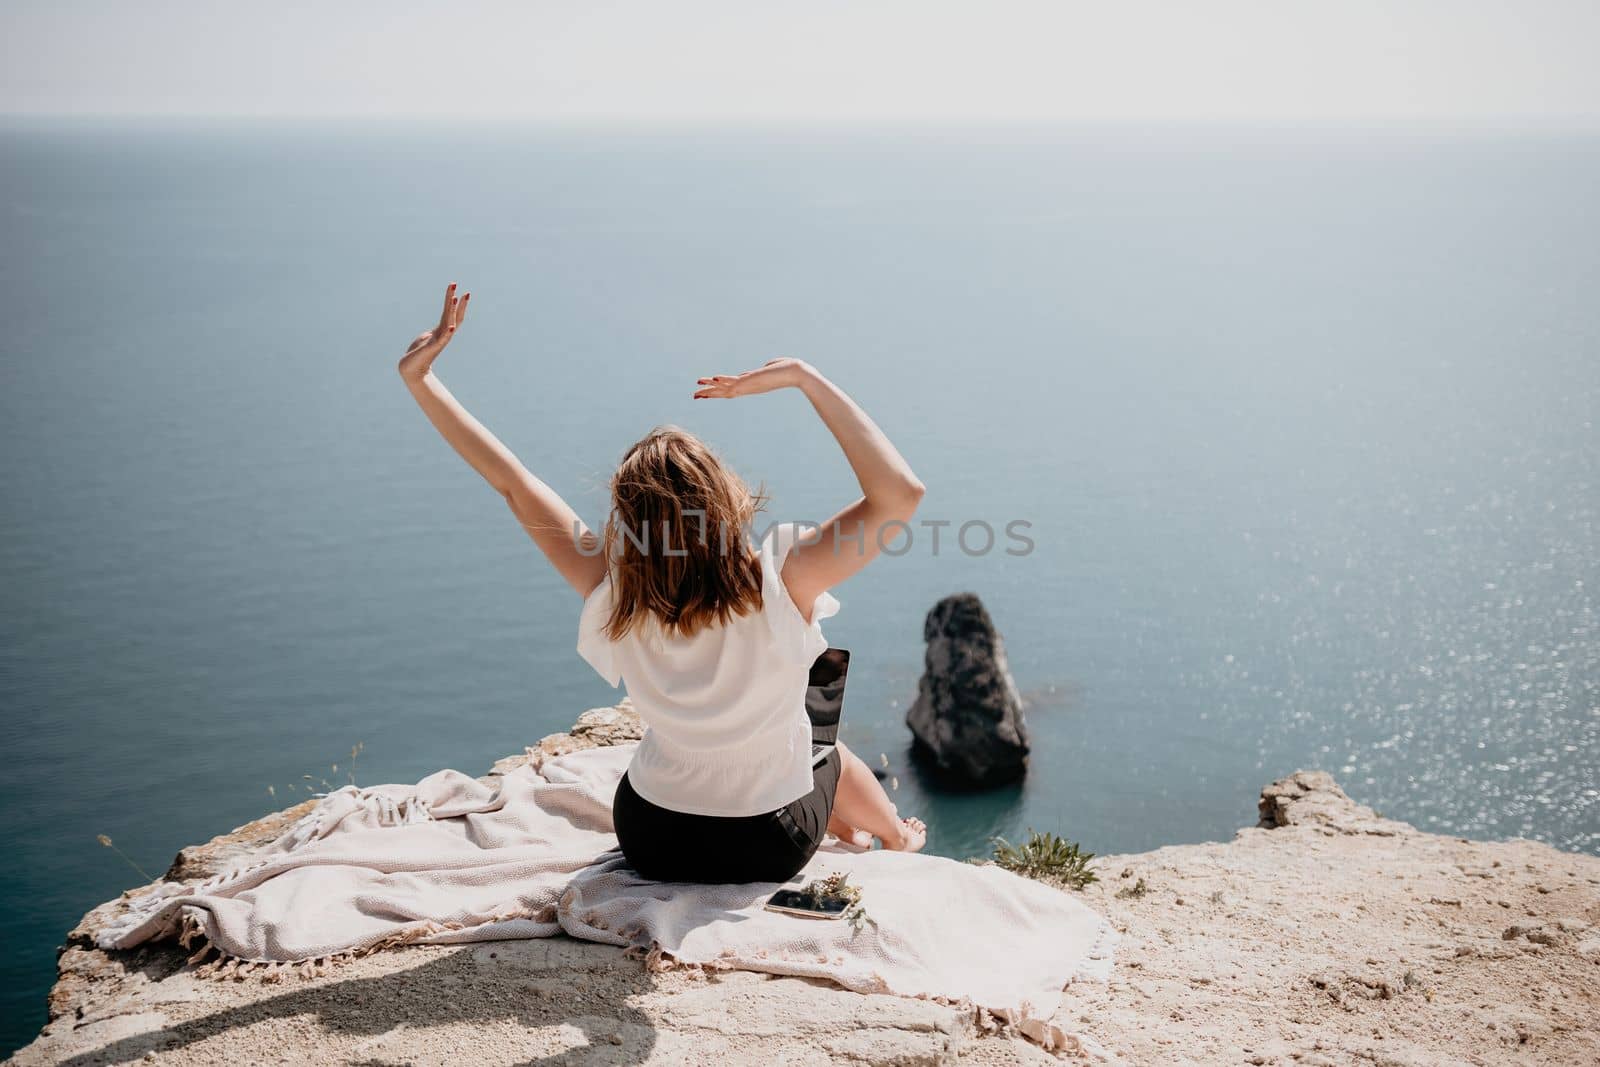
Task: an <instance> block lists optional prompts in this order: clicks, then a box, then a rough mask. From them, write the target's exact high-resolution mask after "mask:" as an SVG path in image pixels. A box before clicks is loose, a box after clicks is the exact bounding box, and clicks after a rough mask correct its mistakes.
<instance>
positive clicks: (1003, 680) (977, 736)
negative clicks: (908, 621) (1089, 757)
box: [906, 593, 1028, 786]
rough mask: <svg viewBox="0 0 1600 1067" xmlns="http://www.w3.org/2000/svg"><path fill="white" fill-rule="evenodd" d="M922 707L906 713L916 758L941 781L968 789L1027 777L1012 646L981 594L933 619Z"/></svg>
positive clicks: (962, 596) (946, 606) (964, 597)
mask: <svg viewBox="0 0 1600 1067" xmlns="http://www.w3.org/2000/svg"><path fill="white" fill-rule="evenodd" d="M922 636H923V639H924V640H926V641H927V642H928V651H927V658H926V661H925V666H924V668H923V671H922V680H921V681H920V682H919V683H918V684H917V699H916V701H915V702H914V703H913V704H912V705H911V709H910V710H909V711H907V712H906V725H907V726H909V727H911V733H912V735H913V737H914V738H915V743H914V744H913V746H912V751H913V752H914V753H915V754H916V756H917V757H918V758H919V759H920V760H921V761H922V762H923V763H924V764H925V765H926V766H928V767H930V768H931V769H932V770H933V771H934V772H935V773H936V774H937V775H938V776H939V777H940V778H941V779H943V780H944V781H946V782H947V783H949V784H953V785H963V786H995V785H1004V784H1006V783H1008V782H1015V781H1018V780H1019V779H1021V778H1022V776H1023V775H1024V774H1026V773H1027V770H1028V728H1027V724H1026V723H1025V722H1024V721H1023V717H1022V697H1021V695H1020V694H1019V693H1018V692H1017V685H1016V683H1015V682H1014V681H1012V680H1011V668H1010V667H1009V665H1008V664H1007V663H1006V651H1005V645H1004V643H1003V642H1001V640H1000V633H999V631H997V630H996V629H995V628H994V621H993V620H992V619H990V618H989V612H988V611H986V610H985V609H984V606H983V602H982V601H981V600H979V599H978V597H977V594H975V593H957V594H955V595H954V596H947V597H945V598H944V599H943V600H941V601H939V603H937V604H935V605H934V606H933V610H932V611H930V612H928V619H927V621H926V622H925V623H924V624H923V627H922Z"/></svg>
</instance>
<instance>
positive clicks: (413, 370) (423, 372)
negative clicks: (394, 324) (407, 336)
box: [400, 282, 472, 382]
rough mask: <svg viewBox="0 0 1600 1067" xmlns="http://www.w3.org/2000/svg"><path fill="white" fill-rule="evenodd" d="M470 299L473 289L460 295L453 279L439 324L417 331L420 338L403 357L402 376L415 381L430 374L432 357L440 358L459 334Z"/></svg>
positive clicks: (433, 358)
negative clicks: (457, 293) (459, 327)
mask: <svg viewBox="0 0 1600 1067" xmlns="http://www.w3.org/2000/svg"><path fill="white" fill-rule="evenodd" d="M470 299H472V294H471V293H463V294H462V295H461V296H460V297H459V298H457V296H456V283H455V282H451V283H450V288H448V289H446V290H445V291H444V312H443V313H442V314H441V315H440V316H439V324H438V325H437V326H435V327H434V328H433V329H431V330H424V331H423V332H421V333H419V334H417V339H416V340H415V341H412V342H411V347H410V348H408V349H406V354H405V355H404V356H403V357H401V359H400V377H402V378H404V379H406V381H408V382H415V381H421V380H422V379H423V378H425V377H426V376H427V374H428V371H429V370H430V369H431V368H432V367H433V361H434V360H436V359H438V358H439V353H440V352H443V351H444V346H445V345H447V344H449V343H450V339H451V338H452V337H454V336H455V335H456V327H457V326H460V325H461V324H462V323H463V322H464V321H466V318H467V301H468V300H470Z"/></svg>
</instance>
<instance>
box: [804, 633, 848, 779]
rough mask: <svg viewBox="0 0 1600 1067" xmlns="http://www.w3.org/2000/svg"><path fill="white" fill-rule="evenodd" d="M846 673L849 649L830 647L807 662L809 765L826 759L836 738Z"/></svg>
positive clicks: (835, 742) (841, 710)
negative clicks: (812, 661) (810, 662)
mask: <svg viewBox="0 0 1600 1067" xmlns="http://www.w3.org/2000/svg"><path fill="white" fill-rule="evenodd" d="M849 674H850V652H849V650H848V649H843V648H830V649H827V650H826V651H824V652H823V653H822V655H820V656H818V657H817V660H816V662H815V663H813V664H812V665H811V677H810V678H809V679H808V680H807V683H806V716H807V717H808V718H810V720H811V765H812V766H813V767H815V766H816V765H817V764H819V763H821V762H822V761H823V760H825V759H827V758H828V753H830V752H832V751H833V746H834V745H835V744H837V743H838V740H839V718H840V717H841V716H842V715H843V714H844V683H845V679H846V678H847V677H848V676H849Z"/></svg>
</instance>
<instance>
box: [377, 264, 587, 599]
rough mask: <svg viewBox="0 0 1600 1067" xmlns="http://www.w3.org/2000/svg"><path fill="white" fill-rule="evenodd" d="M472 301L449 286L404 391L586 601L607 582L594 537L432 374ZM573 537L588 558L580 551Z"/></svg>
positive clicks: (404, 366)
mask: <svg viewBox="0 0 1600 1067" xmlns="http://www.w3.org/2000/svg"><path fill="white" fill-rule="evenodd" d="M471 298H472V294H471V293H465V294H463V295H462V296H460V297H457V296H456V285H455V283H454V282H451V283H450V288H448V289H446V290H445V294H444V312H443V314H441V315H440V316H439V323H438V325H437V326H434V327H433V328H432V329H430V330H426V331H424V332H423V333H421V334H418V335H417V339H416V340H414V341H412V342H411V347H410V348H408V349H407V350H406V354H405V356H404V357H403V358H402V359H401V360H400V377H401V378H403V379H405V383H406V388H408V389H410V390H411V395H412V397H414V398H415V399H416V401H417V406H418V407H420V408H422V412H423V414H425V415H427V416H428V421H429V422H431V423H433V426H434V429H436V430H438V431H439V434H440V436H442V437H443V438H444V439H445V440H446V441H448V442H450V447H451V448H454V449H455V450H456V452H458V453H459V454H460V456H461V458H462V459H464V460H466V461H467V462H468V463H469V464H471V465H472V469H473V470H475V471H477V472H478V473H479V474H481V475H483V480H484V481H486V482H488V483H489V484H490V485H491V486H492V487H493V488H494V491H495V492H497V493H499V494H500V495H501V496H502V497H503V498H504V499H505V502H506V504H507V505H509V506H510V508H511V513H512V514H513V515H515V516H516V517H517V522H519V523H521V524H522V528H523V529H524V530H526V531H528V536H530V537H532V538H533V542H534V544H536V545H538V546H539V549H540V550H541V551H542V552H543V553H544V554H545V556H547V557H548V558H549V560H550V562H551V563H553V564H555V568H556V570H558V571H560V572H561V576H562V577H563V578H565V579H566V580H567V582H568V584H570V585H571V586H572V587H573V588H574V589H576V590H577V591H578V594H579V595H580V596H584V597H587V596H588V595H589V593H590V592H592V591H593V590H594V587H595V586H597V585H599V584H600V580H601V579H602V578H604V577H605V561H604V560H603V559H602V558H601V557H600V555H599V552H598V551H597V548H596V546H597V544H598V541H597V539H596V538H595V535H594V534H593V533H592V532H591V531H590V530H589V528H588V527H587V526H585V525H584V524H583V522H582V520H580V519H579V518H578V515H577V513H576V512H575V511H573V510H572V508H570V507H568V506H567V502H566V501H565V500H562V499H561V496H560V494H559V493H557V492H556V491H555V490H554V489H552V488H550V487H549V486H548V485H546V484H545V483H544V482H542V481H540V480H539V479H538V478H535V477H534V476H533V475H532V474H531V473H529V471H528V469H527V468H526V467H524V466H523V465H522V462H521V461H520V460H518V459H517V457H516V456H515V455H513V454H512V452H511V450H510V449H509V448H507V447H506V446H505V445H503V444H501V443H500V439H499V438H497V437H495V435H494V434H492V433H490V432H489V430H488V429H487V428H486V427H485V426H484V425H483V424H482V423H480V422H479V421H478V420H477V419H475V418H473V417H472V414H471V413H470V412H469V411H467V409H466V408H464V407H462V406H461V403H460V401H458V400H456V398H455V397H454V396H451V395H450V390H448V389H446V388H445V387H444V383H443V382H441V381H440V380H439V379H438V378H437V377H436V376H435V375H434V373H433V361H434V360H435V359H438V358H439V353H440V352H443V351H444V347H445V345H447V344H449V343H450V340H451V339H452V338H453V337H454V336H455V333H456V328H457V327H458V326H460V325H461V323H462V322H463V321H465V319H466V317H467V302H468V301H469V300H470V299H471ZM575 534H576V536H577V537H578V538H580V539H581V543H582V544H583V546H584V547H585V548H587V550H588V554H585V552H583V551H580V549H579V543H580V542H579V541H575V540H574V535H575Z"/></svg>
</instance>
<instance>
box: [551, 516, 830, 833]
mask: <svg viewBox="0 0 1600 1067" xmlns="http://www.w3.org/2000/svg"><path fill="white" fill-rule="evenodd" d="M799 534H800V528H799V526H798V525H797V524H795V523H783V524H780V525H776V526H774V527H772V529H770V530H769V531H768V532H767V536H766V537H765V538H763V539H762V542H761V548H760V553H759V556H760V563H761V575H762V577H761V609H760V610H759V611H755V612H752V613H750V614H748V615H739V616H735V617H733V618H732V619H730V620H729V621H728V622H727V623H726V624H725V625H716V626H709V627H707V628H705V629H703V630H701V631H700V632H699V633H697V634H695V635H694V636H693V637H687V638H685V637H677V636H672V635H668V634H667V633H666V631H665V630H664V629H663V628H662V627H661V625H660V624H659V622H657V621H656V620H655V619H654V618H651V619H648V620H646V622H645V623H643V624H642V625H640V626H639V627H636V628H635V629H634V630H633V631H632V632H630V633H629V634H628V635H627V636H626V637H624V638H623V639H622V640H621V641H611V640H609V639H608V638H607V637H606V635H605V625H606V621H607V620H608V619H609V618H610V617H611V606H612V589H611V579H610V578H609V577H607V578H605V579H604V580H602V581H601V583H600V584H599V585H598V586H596V587H595V589H594V592H592V593H590V594H589V597H588V599H586V600H585V601H584V604H583V614H582V615H581V616H580V617H579V620H578V652H579V654H580V655H582V656H583V658H584V659H586V660H588V661H589V665H590V666H592V667H593V668H594V669H595V670H596V671H598V672H599V673H600V677H602V678H604V679H605V680H606V681H607V682H608V683H610V684H611V685H612V686H615V685H617V683H618V682H619V681H621V682H622V683H624V684H625V685H626V687H627V691H628V696H630V697H631V698H632V699H633V706H634V710H636V711H637V712H638V713H639V717H640V718H641V719H643V720H644V723H645V733H644V740H642V741H641V742H640V743H639V748H638V750H637V751H636V752H635V753H634V756H633V760H632V762H631V763H630V764H629V765H628V781H629V782H630V783H632V785H633V788H634V791H635V792H637V793H638V794H639V795H640V796H641V797H643V798H644V799H645V800H648V801H650V802H651V803H652V804H656V805H658V806H660V807H663V808H667V809H669V810H671V811H680V812H685V813H687V814H690V815H721V816H744V815H760V814H763V813H765V812H769V811H772V810H774V809H776V808H781V807H783V806H784V805H785V804H788V803H789V802H790V801H792V800H795V799H797V798H799V797H802V796H805V795H806V794H807V793H809V792H811V789H812V779H811V721H810V719H808V718H807V717H806V708H805V695H806V683H807V680H808V679H809V677H810V673H811V664H812V663H813V662H814V661H815V660H816V658H817V657H818V656H819V655H821V654H822V653H823V652H824V651H825V650H826V649H827V647H828V641H827V638H825V637H823V636H822V620H823V619H826V618H830V617H831V616H833V615H835V614H836V613H837V612H838V611H839V602H838V601H837V600H835V599H834V597H833V596H832V595H831V594H829V593H826V592H824V593H821V594H819V595H818V597H817V599H816V603H815V605H814V606H813V607H812V610H811V622H810V623H809V624H808V623H807V622H806V621H805V619H804V618H803V617H802V616H801V614H800V609H799V608H798V607H796V606H795V602H794V600H793V599H792V598H791V597H790V596H789V590H788V588H787V587H786V586H784V584H783V578H782V577H781V571H782V570H783V564H784V561H785V560H786V559H787V558H788V555H789V550H790V549H791V548H793V547H794V544H795V541H796V540H797V539H798V537H799Z"/></svg>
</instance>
